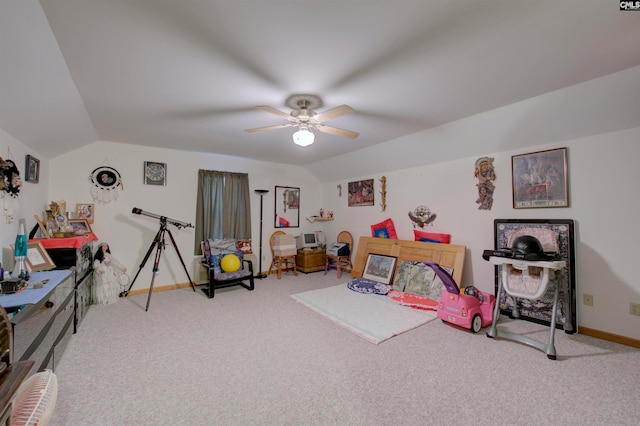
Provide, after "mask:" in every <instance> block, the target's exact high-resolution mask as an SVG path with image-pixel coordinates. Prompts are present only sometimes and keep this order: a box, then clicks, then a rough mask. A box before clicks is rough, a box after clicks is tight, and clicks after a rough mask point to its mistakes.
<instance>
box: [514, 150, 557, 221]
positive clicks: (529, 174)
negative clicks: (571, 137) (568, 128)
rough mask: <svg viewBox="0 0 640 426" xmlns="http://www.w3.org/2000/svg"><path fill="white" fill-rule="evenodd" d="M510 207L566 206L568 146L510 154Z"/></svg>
mask: <svg viewBox="0 0 640 426" xmlns="http://www.w3.org/2000/svg"><path fill="white" fill-rule="evenodd" d="M511 171H512V176H513V208H514V209H532V208H541V207H569V187H568V184H567V182H568V170H567V148H558V149H550V150H547V151H538V152H532V153H530V154H521V155H514V156H512V157H511Z"/></svg>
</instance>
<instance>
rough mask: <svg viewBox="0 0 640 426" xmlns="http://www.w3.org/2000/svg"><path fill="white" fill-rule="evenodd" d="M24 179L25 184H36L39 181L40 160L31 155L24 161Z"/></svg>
mask: <svg viewBox="0 0 640 426" xmlns="http://www.w3.org/2000/svg"><path fill="white" fill-rule="evenodd" d="M24 170H25V173H24V175H25V179H24V180H26V181H27V182H31V183H38V182H39V181H40V160H38V159H37V158H36V157H34V156H32V155H27V156H26V160H25V166H24Z"/></svg>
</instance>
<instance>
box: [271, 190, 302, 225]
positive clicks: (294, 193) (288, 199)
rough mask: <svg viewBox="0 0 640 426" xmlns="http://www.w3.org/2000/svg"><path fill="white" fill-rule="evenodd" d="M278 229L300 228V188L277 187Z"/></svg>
mask: <svg viewBox="0 0 640 426" xmlns="http://www.w3.org/2000/svg"><path fill="white" fill-rule="evenodd" d="M275 194H276V195H275V198H276V201H275V204H276V205H275V222H274V226H275V227H276V228H298V227H299V226H300V188H294V187H291V186H276V191H275Z"/></svg>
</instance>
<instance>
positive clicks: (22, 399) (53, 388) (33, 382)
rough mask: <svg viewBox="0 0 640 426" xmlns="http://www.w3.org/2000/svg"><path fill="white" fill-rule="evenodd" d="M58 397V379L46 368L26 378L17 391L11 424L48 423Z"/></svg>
mask: <svg viewBox="0 0 640 426" xmlns="http://www.w3.org/2000/svg"><path fill="white" fill-rule="evenodd" d="M57 398H58V379H57V377H56V375H55V374H53V371H51V370H45V371H41V372H39V373H36V374H34V375H33V376H31V377H29V378H28V379H27V380H25V381H24V382H23V383H22V384H21V385H20V387H19V388H18V391H17V396H16V398H15V400H14V401H13V406H12V410H11V425H16V426H17V425H20V426H22V425H46V424H48V423H49V421H50V420H51V416H52V415H53V410H54V409H55V406H56V400H57Z"/></svg>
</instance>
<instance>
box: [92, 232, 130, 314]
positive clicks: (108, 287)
mask: <svg viewBox="0 0 640 426" xmlns="http://www.w3.org/2000/svg"><path fill="white" fill-rule="evenodd" d="M93 268H94V271H95V275H94V277H95V283H94V285H93V303H94V304H96V305H108V304H111V303H116V302H117V301H118V298H119V297H120V296H119V295H120V285H121V282H123V278H126V272H127V268H125V267H124V266H123V265H122V264H121V263H120V262H118V260H117V259H116V258H114V257H113V256H112V255H111V249H109V244H107V243H102V244H100V245H99V246H98V250H97V251H96V254H95V256H94V257H93Z"/></svg>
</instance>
